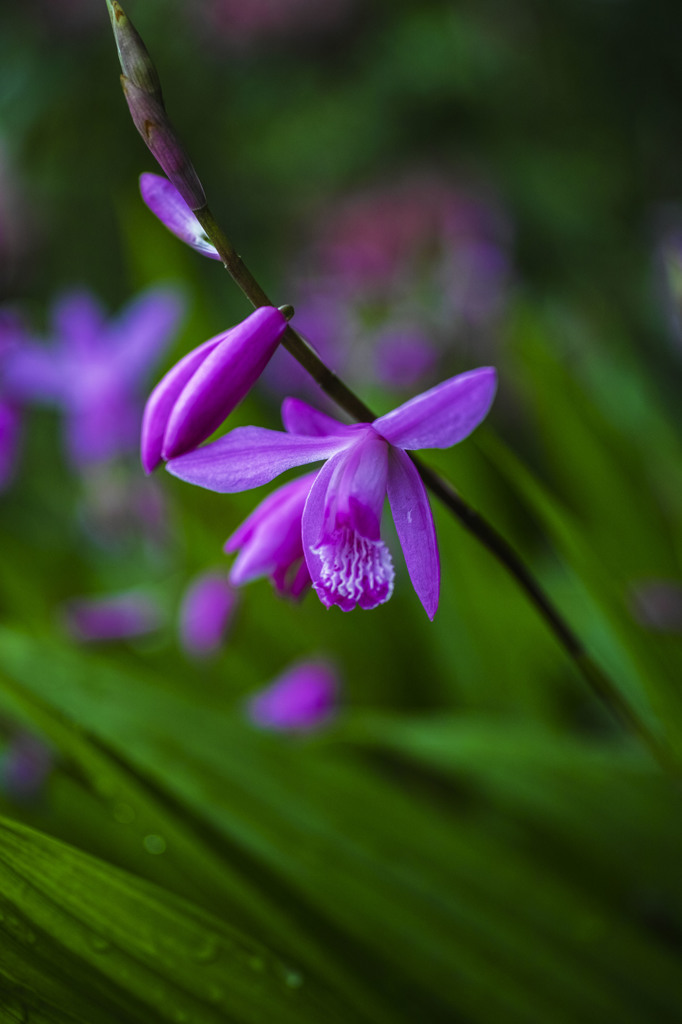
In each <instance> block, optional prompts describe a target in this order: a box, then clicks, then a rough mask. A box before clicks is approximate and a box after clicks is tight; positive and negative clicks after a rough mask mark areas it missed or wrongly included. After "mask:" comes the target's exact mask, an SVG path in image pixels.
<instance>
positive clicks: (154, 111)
mask: <svg viewBox="0 0 682 1024" xmlns="http://www.w3.org/2000/svg"><path fill="white" fill-rule="evenodd" d="M121 85H122V86H123V92H124V95H125V98H126V101H127V103H128V108H129V110H130V116H131V117H132V119H133V122H134V124H135V127H136V128H137V130H138V132H139V133H140V135H141V136H142V138H143V139H144V141H145V143H146V144H147V146H148V147H149V150H150V152H151V153H152V156H154V158H155V159H156V161H157V162H158V164H159V165H160V167H161V168H162V169H163V170H164V171H165V172H166V174H167V176H168V179H169V180H170V181H171V182H172V184H173V185H174V186H175V188H176V189H177V191H178V192H179V193H180V195H181V196H182V198H183V199H184V200H185V202H186V203H187V205H188V206H189V208H190V210H200V209H201V208H202V207H203V206H205V205H206V195H205V193H204V190H203V187H202V185H201V182H200V181H199V177H198V175H197V172H196V171H195V170H194V167H193V165H192V162H191V160H190V158H189V157H188V155H187V153H186V152H185V149H184V147H183V146H182V144H181V143H180V141H179V139H178V137H177V135H176V134H175V130H174V128H173V126H172V125H171V123H170V121H169V120H168V115H167V114H166V111H165V109H164V107H163V104H162V103H160V102H159V100H158V99H157V98H156V97H155V96H153V95H151V94H150V93H147V92H145V91H144V89H140V88H138V86H136V85H135V84H134V83H133V82H132V81H131V80H130V79H129V78H126V76H125V75H121Z"/></svg>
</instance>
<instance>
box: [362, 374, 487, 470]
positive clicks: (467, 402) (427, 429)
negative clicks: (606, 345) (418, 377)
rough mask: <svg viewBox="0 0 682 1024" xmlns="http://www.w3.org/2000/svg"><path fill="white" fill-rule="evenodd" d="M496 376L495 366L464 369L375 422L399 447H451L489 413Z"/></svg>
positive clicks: (383, 435)
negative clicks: (465, 370)
mask: <svg viewBox="0 0 682 1024" xmlns="http://www.w3.org/2000/svg"><path fill="white" fill-rule="evenodd" d="M496 377H497V375H496V373H495V369H494V367H492V366H483V367H481V368H480V369H478V370H470V371H469V372H468V373H460V374H459V375H458V376H457V377H451V378H450V379H449V380H446V381H443V382H442V383H441V384H437V385H436V387H435V388H431V389H430V391H424V392H423V394H421V395H416V396H415V397H414V398H411V399H410V400H409V401H408V402H405V403H404V405H399V406H398V408H397V409H394V410H393V411H392V412H389V413H387V414H386V415H385V416H380V417H379V419H378V420H375V421H374V423H373V424H372V425H373V427H374V429H375V430H377V431H378V432H379V433H380V434H381V436H382V437H385V438H386V440H387V441H390V443H391V444H393V445H395V446H396V447H398V448H403V449H406V450H413V449H417V448H450V447H451V446H452V445H453V444H457V442H458V441H462V440H464V438H465V437H468V435H469V434H470V433H471V432H472V430H474V429H475V428H476V427H477V426H478V425H479V423H480V422H481V421H482V420H483V419H484V418H485V416H486V415H487V413H488V410H489V409H490V406H491V405H492V401H493V397H494V395H495V387H496Z"/></svg>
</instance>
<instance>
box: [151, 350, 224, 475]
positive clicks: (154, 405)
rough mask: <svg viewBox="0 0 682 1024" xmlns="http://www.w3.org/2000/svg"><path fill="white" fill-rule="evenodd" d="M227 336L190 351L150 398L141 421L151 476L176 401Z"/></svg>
mask: <svg viewBox="0 0 682 1024" xmlns="http://www.w3.org/2000/svg"><path fill="white" fill-rule="evenodd" d="M224 337H225V335H224V334H218V335H216V337H215V338H209V340H208V341H205V342H204V343H203V345H199V346H198V348H195V349H192V351H191V352H188V353H187V355H186V356H185V357H184V358H183V359H181V360H180V362H179V363H176V364H175V366H174V367H173V368H172V369H171V370H169V371H168V373H167V374H166V376H165V377H163V378H162V379H161V380H160V381H159V383H158V384H157V385H156V387H155V388H154V390H153V391H152V393H151V395H150V396H149V398H148V400H147V405H146V406H145V410H144V417H143V419H142V440H141V456H142V465H143V467H144V470H145V473H151V471H152V470H153V469H155V468H156V466H158V464H159V463H160V462H161V450H162V448H163V438H164V434H165V432H166V425H167V423H168V417H169V416H170V413H171V410H172V409H173V406H174V404H175V402H176V399H177V398H178V396H179V395H180V394H181V393H182V390H183V388H184V387H185V385H186V384H187V382H188V381H189V380H190V378H191V377H192V375H193V374H194V373H195V372H196V371H197V369H198V368H199V367H200V366H201V364H202V363H203V361H204V360H205V359H206V357H207V356H208V355H209V354H210V353H211V352H212V351H213V349H214V348H215V347H216V345H219V344H220V342H221V341H222V340H223V338H224Z"/></svg>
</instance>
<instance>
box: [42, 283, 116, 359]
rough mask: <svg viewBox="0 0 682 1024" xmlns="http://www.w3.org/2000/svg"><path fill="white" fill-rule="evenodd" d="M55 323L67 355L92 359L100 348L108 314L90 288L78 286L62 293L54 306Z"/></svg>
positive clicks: (53, 316)
mask: <svg viewBox="0 0 682 1024" xmlns="http://www.w3.org/2000/svg"><path fill="white" fill-rule="evenodd" d="M52 324H53V327H54V332H55V334H56V335H57V338H56V340H57V343H58V345H59V348H60V349H61V354H62V355H63V356H64V357H66V358H68V359H73V360H76V361H80V360H82V359H91V358H92V357H93V355H96V354H97V353H99V351H100V350H101V341H102V338H103V337H104V335H105V333H106V329H107V325H106V317H105V315H104V310H103V309H102V306H101V305H100V303H99V302H98V301H97V300H96V299H95V298H94V297H93V296H92V295H90V293H89V292H86V291H84V290H83V291H80V290H76V291H71V292H67V293H66V294H64V295H62V296H61V297H60V298H59V299H58V300H57V302H56V303H55V304H54V306H53V308H52Z"/></svg>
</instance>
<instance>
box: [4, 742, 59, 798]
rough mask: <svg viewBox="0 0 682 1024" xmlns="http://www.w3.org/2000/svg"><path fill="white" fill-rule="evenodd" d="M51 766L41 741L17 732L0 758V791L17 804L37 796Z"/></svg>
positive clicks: (45, 747) (46, 748)
mask: <svg viewBox="0 0 682 1024" xmlns="http://www.w3.org/2000/svg"><path fill="white" fill-rule="evenodd" d="M52 766H53V755H52V751H51V750H50V748H49V747H48V746H47V744H46V743H44V742H43V740H41V739H39V738H38V737H37V736H33V735H31V734H30V733H27V732H18V733H16V734H15V735H14V736H13V737H12V739H11V740H10V742H9V744H8V746H7V748H6V749H5V751H4V753H3V754H2V757H1V758H0V788H1V789H2V790H3V791H4V793H5V794H6V795H7V796H8V797H9V798H10V799H11V800H15V801H17V802H22V803H23V802H24V801H30V800H35V799H36V797H38V796H40V794H41V792H42V790H43V788H44V786H45V782H46V780H47V777H48V775H49V774H50V771H51V770H52Z"/></svg>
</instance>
